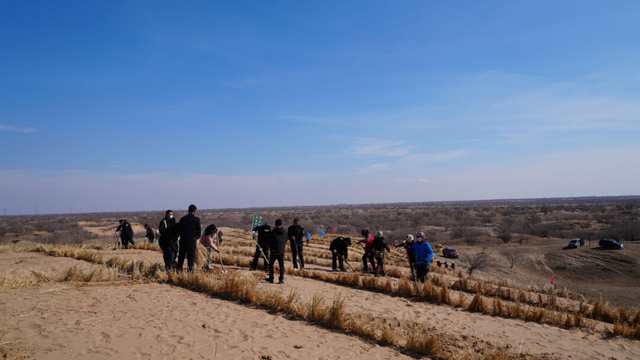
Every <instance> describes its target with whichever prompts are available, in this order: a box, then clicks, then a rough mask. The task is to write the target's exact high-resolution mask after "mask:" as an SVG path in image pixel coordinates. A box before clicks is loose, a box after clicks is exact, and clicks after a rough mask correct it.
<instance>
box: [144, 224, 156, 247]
mask: <svg viewBox="0 0 640 360" xmlns="http://www.w3.org/2000/svg"><path fill="white" fill-rule="evenodd" d="M144 228H145V229H146V230H147V234H146V235H145V236H144V238H145V239H146V240H147V241H148V242H149V244H153V243H154V240H155V238H156V235H155V234H154V233H153V229H152V228H151V227H150V226H149V225H148V224H144Z"/></svg>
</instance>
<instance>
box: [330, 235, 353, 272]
mask: <svg viewBox="0 0 640 360" xmlns="http://www.w3.org/2000/svg"><path fill="white" fill-rule="evenodd" d="M350 245H351V238H343V237H342V236H338V237H337V238H335V239H334V240H333V241H332V242H331V245H330V246H329V250H331V253H332V255H333V260H332V269H333V271H336V270H337V269H338V267H337V266H336V265H337V264H336V262H340V271H345V270H344V261H347V258H348V256H349V246H350Z"/></svg>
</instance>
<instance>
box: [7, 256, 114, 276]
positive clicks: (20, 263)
mask: <svg viewBox="0 0 640 360" xmlns="http://www.w3.org/2000/svg"><path fill="white" fill-rule="evenodd" d="M73 265H78V266H81V267H82V268H85V269H100V268H103V266H102V265H96V264H92V263H88V262H86V261H82V260H76V259H71V258H64V257H54V256H47V255H44V254H41V253H14V252H3V253H0V272H5V271H6V272H9V273H19V272H23V271H30V270H39V271H45V272H51V273H54V274H59V273H60V272H62V271H64V270H67V269H68V268H69V267H71V266H73Z"/></svg>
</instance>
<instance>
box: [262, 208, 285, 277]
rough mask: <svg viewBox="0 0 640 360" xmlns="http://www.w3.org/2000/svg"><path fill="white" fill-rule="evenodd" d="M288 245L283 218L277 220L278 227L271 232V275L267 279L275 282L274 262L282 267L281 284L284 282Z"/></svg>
mask: <svg viewBox="0 0 640 360" xmlns="http://www.w3.org/2000/svg"><path fill="white" fill-rule="evenodd" d="M286 245H287V231H286V230H285V229H284V228H283V227H282V220H280V219H278V220H276V227H275V228H274V229H273V230H271V233H270V234H269V250H270V251H271V254H270V255H271V256H270V258H269V277H268V278H267V279H265V280H267V282H270V283H272V284H273V263H275V262H276V261H277V262H278V266H279V267H280V279H279V280H280V281H279V284H284V252H285V247H286Z"/></svg>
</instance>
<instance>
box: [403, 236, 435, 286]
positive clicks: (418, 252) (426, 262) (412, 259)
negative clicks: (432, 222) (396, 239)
mask: <svg viewBox="0 0 640 360" xmlns="http://www.w3.org/2000/svg"><path fill="white" fill-rule="evenodd" d="M401 246H402V247H404V249H405V250H406V251H407V257H408V258H409V265H410V267H411V275H412V276H413V277H414V279H417V280H418V281H420V282H425V281H427V279H428V276H429V268H430V266H431V260H433V249H432V248H431V245H430V244H429V240H428V239H427V236H426V235H425V233H423V232H419V233H417V234H416V237H415V240H414V237H413V235H411V234H409V235H407V238H406V239H405V240H404V241H403V242H402V243H401V244H399V245H397V246H396V247H397V248H398V247H401Z"/></svg>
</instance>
